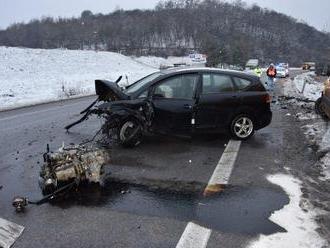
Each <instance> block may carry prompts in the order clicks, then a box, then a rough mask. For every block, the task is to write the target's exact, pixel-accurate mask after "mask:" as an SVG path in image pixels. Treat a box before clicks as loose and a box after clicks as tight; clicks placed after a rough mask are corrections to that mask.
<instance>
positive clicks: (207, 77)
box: [203, 73, 234, 94]
mask: <svg viewBox="0 0 330 248" xmlns="http://www.w3.org/2000/svg"><path fill="white" fill-rule="evenodd" d="M231 91H234V87H233V82H232V80H231V78H230V77H229V76H227V75H221V74H214V73H208V74H203V94H210V93H223V92H231Z"/></svg>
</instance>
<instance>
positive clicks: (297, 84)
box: [284, 72, 323, 101]
mask: <svg viewBox="0 0 330 248" xmlns="http://www.w3.org/2000/svg"><path fill="white" fill-rule="evenodd" d="M314 76H315V73H314V72H307V73H303V74H300V75H298V76H296V77H295V78H294V80H293V82H292V84H286V85H285V88H284V92H285V94H286V95H289V96H293V97H301V98H305V99H308V100H312V101H316V100H317V99H318V98H319V97H320V96H321V92H322V90H323V83H322V82H318V81H316V80H315V79H314ZM304 85H305V86H304Z"/></svg>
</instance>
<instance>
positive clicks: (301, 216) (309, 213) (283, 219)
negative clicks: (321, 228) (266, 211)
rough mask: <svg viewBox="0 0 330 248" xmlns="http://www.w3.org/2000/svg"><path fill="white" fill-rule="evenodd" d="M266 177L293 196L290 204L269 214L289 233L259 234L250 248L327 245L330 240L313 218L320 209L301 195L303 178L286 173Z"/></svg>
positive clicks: (292, 247)
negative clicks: (326, 238) (323, 234)
mask: <svg viewBox="0 0 330 248" xmlns="http://www.w3.org/2000/svg"><path fill="white" fill-rule="evenodd" d="M267 179H268V180H269V181H270V182H271V183H273V184H276V185H279V186H281V187H282V188H283V190H285V192H286V193H287V194H288V196H289V197H290V202H289V204H288V205H286V206H284V208H282V209H281V210H278V211H276V212H275V213H273V214H272V215H271V217H270V220H271V221H273V222H274V223H276V224H278V225H280V226H281V227H283V228H285V229H286V231H287V232H284V233H275V234H272V235H260V236H259V239H258V240H255V241H253V242H252V243H251V244H250V245H249V248H259V247H260V248H265V247H267V248H283V247H290V248H310V247H319V248H321V247H326V245H327V242H326V241H325V240H324V239H323V238H321V237H320V235H319V234H318V233H317V231H316V230H317V228H318V225H317V223H316V222H315V220H314V219H315V217H316V216H317V211H316V210H315V209H313V208H312V207H311V206H310V204H309V203H308V202H307V201H306V200H304V199H303V198H302V191H301V181H299V180H298V179H296V178H293V177H292V176H290V175H284V174H278V175H272V176H268V177H267Z"/></svg>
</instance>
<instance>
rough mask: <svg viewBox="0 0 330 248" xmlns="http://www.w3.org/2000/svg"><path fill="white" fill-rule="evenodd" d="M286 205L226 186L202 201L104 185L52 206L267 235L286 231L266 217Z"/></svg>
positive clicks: (275, 194)
mask: <svg viewBox="0 0 330 248" xmlns="http://www.w3.org/2000/svg"><path fill="white" fill-rule="evenodd" d="M288 203H289V198H288V196H287V195H286V194H285V193H284V192H283V191H281V190H280V189H274V188H257V187H244V188H243V187H239V186H229V187H228V188H227V189H226V190H225V191H224V192H221V193H219V194H217V195H213V196H212V197H207V198H205V197H203V196H202V194H199V193H198V194H197V193H186V192H173V191H167V190H159V189H158V190H153V189H150V188H146V187H140V186H129V185H127V184H120V183H107V184H106V185H105V187H102V188H100V187H96V186H95V187H90V185H89V186H86V187H82V188H81V189H80V190H79V191H75V192H73V193H70V194H68V195H66V196H65V199H62V200H58V201H56V202H54V203H53V204H54V206H58V207H61V208H70V207H71V206H75V205H83V206H93V207H94V206H99V207H102V208H109V209H111V210H113V211H118V212H126V213H131V214H135V215H143V216H154V217H162V218H171V219H177V220H181V221H185V222H190V221H193V222H195V223H197V224H199V225H202V226H204V227H207V228H210V229H213V230H218V231H221V232H227V233H243V234H249V235H255V234H260V233H261V234H265V235H269V234H272V233H276V232H285V231H286V230H285V229H283V228H282V227H280V226H278V225H276V224H275V223H273V222H271V221H270V220H269V217H270V215H271V214H272V213H273V212H274V211H276V210H279V209H281V208H283V206H284V205H286V204H288Z"/></svg>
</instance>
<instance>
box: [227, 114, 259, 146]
mask: <svg viewBox="0 0 330 248" xmlns="http://www.w3.org/2000/svg"><path fill="white" fill-rule="evenodd" d="M230 131H231V134H232V136H233V137H234V138H235V139H239V140H247V139H248V138H250V137H251V136H252V135H253V134H254V120H253V118H251V117H250V116H249V115H246V114H241V115H239V116H237V117H235V118H234V120H233V121H232V123H231V126H230Z"/></svg>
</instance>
